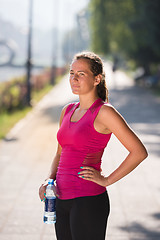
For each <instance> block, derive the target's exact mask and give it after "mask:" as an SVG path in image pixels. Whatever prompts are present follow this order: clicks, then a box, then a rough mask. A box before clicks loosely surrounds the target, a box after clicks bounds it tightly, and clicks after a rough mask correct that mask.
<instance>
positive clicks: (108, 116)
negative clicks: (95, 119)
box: [98, 103, 125, 125]
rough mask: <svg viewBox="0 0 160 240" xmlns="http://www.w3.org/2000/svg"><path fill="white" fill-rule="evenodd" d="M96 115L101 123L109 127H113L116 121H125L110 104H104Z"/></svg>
mask: <svg viewBox="0 0 160 240" xmlns="http://www.w3.org/2000/svg"><path fill="white" fill-rule="evenodd" d="M98 115H99V119H100V120H101V121H102V122H105V124H107V123H108V124H109V125H111V124H112V125H113V124H114V123H116V122H117V121H122V122H124V121H125V120H124V118H123V116H122V115H121V114H120V113H119V112H118V111H117V109H115V107H114V106H113V105H111V104H110V103H104V104H103V106H102V107H101V108H100V111H99V114H98Z"/></svg>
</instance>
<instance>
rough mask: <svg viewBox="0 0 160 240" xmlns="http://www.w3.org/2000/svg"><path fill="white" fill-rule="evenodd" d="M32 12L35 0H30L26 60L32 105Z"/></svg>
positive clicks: (27, 98) (27, 97)
mask: <svg viewBox="0 0 160 240" xmlns="http://www.w3.org/2000/svg"><path fill="white" fill-rule="evenodd" d="M32 12H33V0H29V24H28V50H27V62H26V68H27V74H26V75H27V96H26V101H27V105H28V106H31V81H30V78H31V68H32V62H31V58H32V48H31V42H32Z"/></svg>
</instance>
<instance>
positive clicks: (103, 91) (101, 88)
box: [97, 73, 108, 102]
mask: <svg viewBox="0 0 160 240" xmlns="http://www.w3.org/2000/svg"><path fill="white" fill-rule="evenodd" d="M97 94H98V97H100V98H101V99H102V100H103V101H104V102H105V101H106V102H108V89H107V86H106V81H105V73H102V79H101V81H100V83H99V84H98V85H97Z"/></svg>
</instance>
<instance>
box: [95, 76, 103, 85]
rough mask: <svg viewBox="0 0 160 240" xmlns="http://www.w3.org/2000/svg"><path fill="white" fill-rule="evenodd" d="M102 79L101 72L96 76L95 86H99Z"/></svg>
mask: <svg viewBox="0 0 160 240" xmlns="http://www.w3.org/2000/svg"><path fill="white" fill-rule="evenodd" d="M101 79H102V75H101V74H98V75H97V76H95V81H94V86H97V85H98V84H99V83H100V82H101Z"/></svg>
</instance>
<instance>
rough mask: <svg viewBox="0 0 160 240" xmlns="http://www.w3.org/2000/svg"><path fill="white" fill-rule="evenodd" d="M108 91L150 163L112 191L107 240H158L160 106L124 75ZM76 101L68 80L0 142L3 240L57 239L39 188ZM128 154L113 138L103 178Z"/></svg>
mask: <svg viewBox="0 0 160 240" xmlns="http://www.w3.org/2000/svg"><path fill="white" fill-rule="evenodd" d="M106 69H107V74H108V75H109V76H108V77H107V79H111V75H112V74H111V70H110V68H109V67H108V65H106ZM107 74H106V75H107ZM112 77H113V76H112ZM112 82H113V84H112ZM108 85H109V88H110V102H111V103H112V104H113V105H114V106H115V107H116V108H117V110H119V111H120V113H121V114H122V115H123V116H124V117H125V119H126V120H127V122H128V123H129V125H130V126H131V127H132V128H133V130H134V131H135V132H136V133H137V134H138V136H139V137H140V139H141V140H142V141H143V142H144V144H145V145H146V147H147V149H148V151H149V157H148V159H147V160H146V161H144V162H143V163H142V164H141V165H140V166H139V167H138V168H137V169H136V170H135V171H134V172H133V173H131V174H130V175H128V176H127V177H126V178H124V179H123V180H121V181H119V182H118V183H116V184H114V185H112V186H110V187H108V192H109V196H110V201H111V214H110V218H109V223H108V231H107V237H106V239H107V240H159V239H160V186H159V182H160V181H159V176H160V175H159V169H160V159H159V157H160V148H159V142H160V102H159V100H157V99H156V98H155V97H154V96H152V95H151V94H150V92H149V91H148V90H145V89H141V88H138V87H134V86H132V82H130V81H127V79H126V76H125V75H124V74H122V73H120V72H116V74H115V76H114V79H113V80H112V81H111V80H110V81H109V84H108ZM75 100H77V98H76V96H73V95H72V93H71V90H70V88H69V83H68V80H67V79H64V80H63V81H62V82H61V83H60V84H59V85H57V86H56V87H55V88H54V89H53V90H52V91H51V92H50V93H49V94H48V95H47V96H46V97H44V99H43V100H42V101H41V102H40V103H39V104H38V105H37V107H36V108H35V109H34V110H33V111H32V113H30V114H29V115H28V116H27V118H25V119H24V120H22V121H20V123H19V124H18V125H17V126H15V127H14V128H13V130H12V131H11V132H10V133H9V134H8V136H7V139H6V141H1V142H0V182H1V184H0V193H1V195H0V239H1V240H28V239H29V240H33V239H34V240H51V239H52V240H55V239H56V238H55V232H54V227H53V226H50V225H49V226H48V225H45V224H44V223H43V221H42V217H43V203H41V201H40V200H39V197H38V188H39V185H40V184H41V182H43V180H44V179H45V178H46V176H47V174H48V171H49V168H50V164H51V161H52V158H53V155H54V153H55V151H56V132H57V129H58V119H59V115H60V112H61V109H62V107H63V106H64V105H65V104H66V103H68V102H71V101H75ZM126 154H127V151H126V150H125V149H124V147H123V146H122V145H121V144H120V143H119V141H118V140H117V139H116V138H115V137H114V136H112V138H111V141H110V143H109V145H108V148H107V149H106V151H105V153H104V157H103V169H104V172H105V173H106V174H109V173H110V172H111V171H112V170H114V169H115V168H116V167H117V166H118V165H119V164H120V162H121V161H122V160H123V159H124V158H125V156H126ZM97 240H98V239H97Z"/></svg>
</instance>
